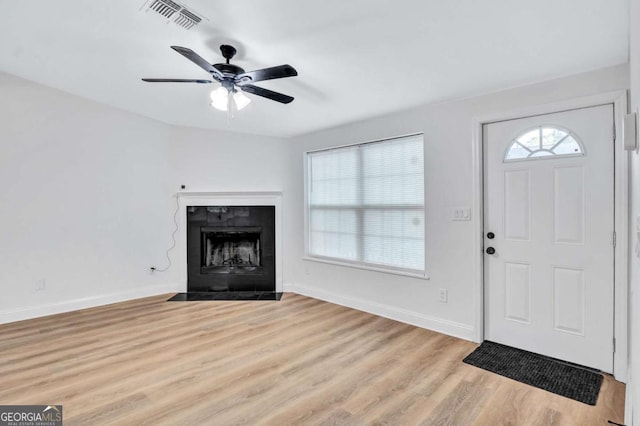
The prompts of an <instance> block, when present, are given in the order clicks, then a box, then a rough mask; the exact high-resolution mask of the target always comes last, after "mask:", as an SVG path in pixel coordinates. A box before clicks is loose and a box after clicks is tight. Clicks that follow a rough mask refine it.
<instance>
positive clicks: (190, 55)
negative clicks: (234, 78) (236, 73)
mask: <svg viewBox="0 0 640 426" xmlns="http://www.w3.org/2000/svg"><path fill="white" fill-rule="evenodd" d="M171 48H172V49H173V50H175V51H176V52H178V53H179V54H181V55H182V56H184V57H185V58H187V59H188V60H190V61H191V62H193V63H194V64H196V65H197V66H199V67H200V68H202V69H203V70H205V71H206V72H208V73H209V74H211V75H212V76H213V78H215V79H216V80H218V81H220V80H222V79H223V78H224V76H223V75H222V73H221V72H220V71H218V70H217V69H216V68H214V66H213V65H211V64H210V63H209V62H207V61H205V60H204V59H202V57H201V56H200V55H198V54H197V53H196V52H194V51H193V50H191V49H188V48H186V47H181V46H171Z"/></svg>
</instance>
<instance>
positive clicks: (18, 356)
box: [0, 293, 625, 426]
mask: <svg viewBox="0 0 640 426" xmlns="http://www.w3.org/2000/svg"><path fill="white" fill-rule="evenodd" d="M168 297H169V295H163V296H156V297H150V298H144V299H139V300H132V301H129V302H124V303H117V304H113V305H108V306H103V307H98V308H92V309H86V310H82V311H77V312H69V313H64V314H60V315H54V316H50V317H43V318H38V319H34V320H28V321H21V322H16V323H12V324H4V325H0V336H2V339H0V377H2V381H1V382H0V404H62V405H63V406H64V417H65V424H69V425H110V424H113V425H129V424H131V425H134V424H135V425H137V424H154V425H158V424H162V425H164V424H166V425H174V424H175V425H178V424H179V425H189V424H194V425H195V424H198V425H201V424H207V425H209V424H211V425H231V424H233V425H236V424H238V425H240V424H247V425H260V424H264V425H284V424H286V425H289V424H301V425H308V424H311V425H358V426H362V425H372V424H388V425H405V424H406V425H420V424H423V425H574V424H580V425H590V424H593V425H600V424H606V421H607V420H609V419H610V420H613V421H615V422H618V423H622V420H623V418H624V392H625V388H624V385H623V384H621V383H619V382H616V381H615V380H613V378H612V377H610V376H605V380H604V382H603V386H602V390H601V392H600V397H599V399H598V404H597V405H596V406H594V407H592V406H588V405H585V404H581V403H579V402H576V401H573V400H571V399H567V398H563V397H560V396H558V395H554V394H551V393H548V392H545V391H542V390H540V389H536V388H534V387H531V386H527V385H524V384H522V383H518V382H515V381H513V380H510V379H507V378H505V377H501V376H498V375H495V374H492V373H489V372H487V371H484V370H481V369H478V368H475V367H472V366H469V365H467V364H464V363H462V359H463V358H464V357H465V356H466V355H467V354H468V353H470V352H471V351H473V349H475V348H476V347H477V345H475V344H473V343H471V342H468V341H464V340H460V339H456V338H453V337H450V336H445V335H442V334H439V333H435V332H432V331H429V330H424V329H420V328H417V327H413V326H410V325H407V324H403V323H399V322H395V321H392V320H388V319H385V318H381V317H377V316H374V315H371V314H367V313H364V312H360V311H356V310H352V309H348V308H345V307H341V306H338V305H334V304H330V303H326V302H322V301H319V300H316V299H312V298H308V297H304V296H300V295H296V294H291V293H287V294H285V295H284V297H283V299H282V300H281V301H279V302H273V301H269V302H262V301H259V302H166V299H167V298H168Z"/></svg>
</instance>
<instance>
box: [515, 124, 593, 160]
mask: <svg viewBox="0 0 640 426" xmlns="http://www.w3.org/2000/svg"><path fill="white" fill-rule="evenodd" d="M584 154H585V153H584V148H583V146H582V143H580V141H579V139H578V137H577V136H576V135H574V134H573V133H571V131H570V130H567V129H564V128H561V127H557V126H539V127H535V128H533V129H529V130H527V131H525V132H523V133H521V134H520V135H519V136H518V137H516V138H515V139H514V140H513V141H512V142H511V144H510V145H509V147H508V148H507V151H506V152H505V155H504V161H505V162H508V161H521V160H538V159H543V158H556V157H559V156H563V157H565V156H578V155H584Z"/></svg>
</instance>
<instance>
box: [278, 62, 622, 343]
mask: <svg viewBox="0 0 640 426" xmlns="http://www.w3.org/2000/svg"><path fill="white" fill-rule="evenodd" d="M628 79H629V76H628V67H627V66H626V65H622V66H618V67H613V68H608V69H604V70H599V71H595V72H590V73H585V74H581V75H577V76H572V77H567V78H563V79H558V80H554V81H549V82H545V83H540V84H536V85H531V86H527V87H522V88H517V89H512V90H508V91H504V92H500V93H495V94H490V95H486V96H480V97H475V98H470V99H464V100H458V101H454V102H447V103H442V104H437V105H427V106H424V107H420V108H416V109H412V110H409V111H405V112H402V113H397V114H393V115H386V116H382V117H377V118H371V119H369V120H366V121H362V122H358V123H354V124H351V125H346V126H342V127H339V128H335V129H331V130H326V131H322V132H318V133H314V134H310V135H306V136H303V137H299V138H296V139H295V140H294V143H292V149H291V164H292V167H291V170H290V180H291V181H292V182H294V185H295V186H294V188H293V190H294V192H293V194H291V196H290V197H289V203H290V204H289V208H290V209H291V210H292V211H293V213H291V214H289V216H290V217H291V218H292V220H293V222H292V223H291V224H290V225H291V226H292V228H293V229H294V230H295V235H296V239H295V242H294V244H291V245H290V247H289V249H290V250H289V251H288V252H287V254H288V256H287V260H288V265H289V267H290V273H289V274H288V277H289V278H290V281H289V284H290V288H291V289H293V290H295V291H299V292H301V293H304V294H309V295H314V296H317V297H321V298H325V299H327V300H332V301H335V302H338V303H343V304H346V305H349V306H352V307H357V308H360V309H364V310H368V311H371V312H375V313H378V314H382V315H386V316H389V317H392V318H397V319H401V320H404V321H408V322H412V323H415V324H419V325H423V326H426V327H430V328H433V329H436V330H441V331H444V332H448V333H451V334H455V335H458V336H461V337H465V338H468V339H472V338H473V335H474V334H473V332H474V329H475V327H476V326H477V325H476V323H475V312H476V306H475V304H474V301H473V292H474V283H475V282H476V277H475V276H474V269H473V265H474V261H475V259H476V256H477V252H476V250H474V246H473V241H474V230H473V228H472V224H471V222H453V221H451V219H450V215H451V209H452V208H453V207H456V206H460V207H462V206H471V204H472V193H473V187H472V182H473V177H472V143H471V137H472V119H473V118H474V117H476V116H482V115H487V114H489V113H494V112H503V111H509V110H510V109H514V108H519V107H524V106H530V105H539V104H544V103H550V102H553V101H558V100H565V99H570V98H576V97H580V96H587V95H591V94H596V93H602V92H606V91H612V90H621V89H626V88H627V87H628ZM414 132H424V138H425V152H426V155H425V157H426V160H425V190H426V215H427V223H426V238H427V270H428V274H429V275H430V277H431V278H430V280H426V281H425V280H420V279H415V278H409V277H403V276H397V275H390V274H384V273H376V272H370V271H363V270H359V269H353V268H348V267H341V266H334V265H328V264H323V263H317V262H312V261H306V260H303V259H302V253H303V252H304V238H303V208H304V207H303V206H304V200H303V193H304V191H303V189H304V188H303V179H302V178H301V177H302V173H303V160H302V159H303V152H304V151H306V150H312V149H317V148H322V147H330V146H338V145H343V144H351V143H356V142H363V141H369V140H376V139H381V138H386V137H391V136H397V135H403V134H408V133H414ZM477 213H478V212H472V215H476V214H477ZM439 288H444V289H447V290H448V291H449V302H448V303H440V302H439V301H438V289H439Z"/></svg>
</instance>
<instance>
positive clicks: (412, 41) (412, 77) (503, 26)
mask: <svg viewBox="0 0 640 426" xmlns="http://www.w3.org/2000/svg"><path fill="white" fill-rule="evenodd" d="M145 3H146V2H145V0H105V1H87V0H60V1H51V0H37V1H36V0H34V1H24V0H23V1H16V0H0V5H1V6H2V7H1V8H0V20H1V21H0V40H2V41H1V42H0V70H1V71H5V72H8V73H11V74H14V75H17V76H20V77H23V78H26V79H29V80H33V81H36V82H38V83H42V84H45V85H48V86H51V87H55V88H58V89H61V90H64V91H67V92H71V93H74V94H77V95H80V96H83V97H86V98H90V99H94V100H96V101H99V102H102V103H105V104H108V105H113V106H116V107H119V108H122V109H125V110H128V111H133V112H136V113H139V114H142V115H145V116H148V117H152V118H155V119H157V120H161V121H165V122H168V123H172V124H179V125H185V126H194V127H202V128H214V129H224V130H231V131H235V132H247V133H256V134H265V135H274V136H291V135H296V134H301V133H307V132H311V131H315V130H319V129H322V128H327V127H332V126H336V125H339V124H343V123H347V122H351V121H356V120H359V119H363V118H366V117H371V116H376V115H381V114H384V113H388V112H392V111H397V110H402V109H405V108H408V107H412V106H416V105H419V104H424V103H432V102H437V101H442V100H446V99H452V98H459V97H465V96H471V95H474V94H480V93H485V92H489V91H496V90H500V89H504V88H508V87H513V86H517V85H522V84H527V83H532V82H537V81H541V80H547V79H550V78H554V77H559V76H564V75H569V74H574V73H579V72H583V71H587V70H592V69H597V68H603V67H607V66H611V65H616V64H620V63H625V62H627V45H628V36H627V34H628V23H627V19H628V0H488V1H478V0H395V1H390V0H349V1H345V0H323V1H308V0H307V1H301V0H271V1H264V0H263V1H258V0H255V1H242V0H237V1H230V0H227V1H221V0H217V1H212V0H185V1H184V2H182V3H183V4H185V5H186V6H187V7H190V8H191V9H193V10H195V11H197V12H199V13H200V14H202V15H204V16H205V17H207V18H208V19H209V21H208V22H203V23H201V24H200V25H198V26H197V27H195V28H194V29H192V30H189V31H187V30H185V29H183V28H181V27H179V26H177V25H175V24H173V23H171V24H167V23H166V21H165V20H164V19H163V18H161V17H160V16H159V15H156V14H155V13H153V12H146V10H145V8H143V7H142V6H143V5H144V4H145ZM222 43H230V44H232V45H234V46H236V47H237V49H238V52H239V53H238V55H237V56H236V58H235V60H234V61H232V63H236V64H237V65H239V66H241V67H243V68H244V69H245V70H252V69H257V68H265V67H269V66H275V65H280V64H285V63H288V64H291V65H293V66H294V67H295V68H296V69H297V70H298V73H299V76H298V77H293V78H289V79H282V80H272V81H267V82H261V83H259V84H257V85H260V86H263V87H267V88H269V89H272V90H276V91H279V92H282V93H286V94H288V95H291V96H294V97H295V98H296V99H295V101H294V102H293V103H291V104H289V105H281V104H278V103H276V102H272V101H269V100H266V99H262V98H258V97H255V96H251V95H249V96H251V97H252V99H253V102H252V103H251V104H250V105H249V106H248V107H247V109H245V110H243V111H241V112H240V114H238V116H237V117H236V118H235V119H234V120H233V121H232V122H231V123H228V122H227V118H226V115H225V113H223V112H220V111H217V110H213V109H212V108H211V107H210V106H209V102H208V93H209V92H210V91H211V89H212V88H213V87H212V86H211V85H198V84H150V83H144V82H142V81H140V78H141V77H159V78H162V77H170V78H207V73H206V72H205V71H203V70H201V69H200V68H198V67H197V66H196V65H194V64H192V63H191V62H189V61H188V60H186V59H185V58H183V57H182V56H181V55H179V54H178V53H176V52H174V51H173V50H171V49H170V48H169V46H170V45H180V46H185V47H189V48H191V49H193V50H195V51H196V52H197V53H199V54H200V55H201V56H203V57H204V58H205V59H207V60H210V61H211V62H214V63H217V62H223V60H222V57H221V56H220V52H219V50H218V46H219V45H220V44H222Z"/></svg>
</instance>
